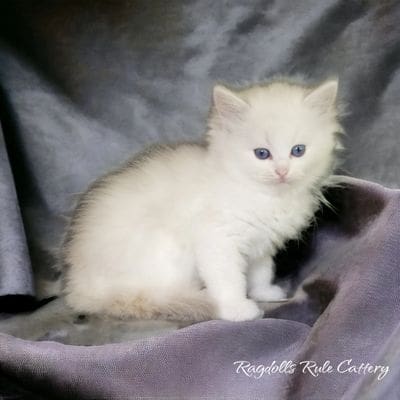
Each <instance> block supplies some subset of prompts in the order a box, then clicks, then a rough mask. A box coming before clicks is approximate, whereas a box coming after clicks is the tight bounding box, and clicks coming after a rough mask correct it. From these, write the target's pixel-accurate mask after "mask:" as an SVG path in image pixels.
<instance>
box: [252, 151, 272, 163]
mask: <svg viewBox="0 0 400 400" xmlns="http://www.w3.org/2000/svg"><path fill="white" fill-rule="evenodd" d="M254 154H255V155H256V157H257V158H259V159H260V160H266V159H267V158H268V157H270V156H271V153H270V152H269V150H268V149H264V148H258V149H255V150H254Z"/></svg>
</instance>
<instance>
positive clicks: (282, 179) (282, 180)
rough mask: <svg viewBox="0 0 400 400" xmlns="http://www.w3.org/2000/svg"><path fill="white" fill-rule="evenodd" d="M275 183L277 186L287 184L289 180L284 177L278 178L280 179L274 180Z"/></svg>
mask: <svg viewBox="0 0 400 400" xmlns="http://www.w3.org/2000/svg"><path fill="white" fill-rule="evenodd" d="M276 182H277V183H278V184H281V185H282V184H285V183H286V184H287V183H289V179H288V178H287V177H286V176H280V177H278V178H277V179H276Z"/></svg>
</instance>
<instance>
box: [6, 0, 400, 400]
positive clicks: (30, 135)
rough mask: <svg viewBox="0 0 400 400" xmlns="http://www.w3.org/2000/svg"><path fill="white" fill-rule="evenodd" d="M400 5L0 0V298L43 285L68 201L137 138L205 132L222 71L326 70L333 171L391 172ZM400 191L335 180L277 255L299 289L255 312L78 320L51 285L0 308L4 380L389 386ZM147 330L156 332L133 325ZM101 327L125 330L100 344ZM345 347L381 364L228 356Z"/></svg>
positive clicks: (28, 389) (392, 393)
mask: <svg viewBox="0 0 400 400" xmlns="http://www.w3.org/2000/svg"><path fill="white" fill-rule="evenodd" d="M399 18H400V4H399V3H398V2H397V1H382V2H372V1H371V2H368V1H339V0H324V1H320V0H300V1H295V2H294V1H290V0H280V1H266V0H254V1H236V0H233V1H229V2H226V1H218V2H215V1H212V0H189V1H185V2H182V1H175V0H173V1H168V2H165V1H163V0H153V1H151V2H148V1H145V0H141V1H139V0H130V1H125V0H115V1H112V2H109V1H102V0H91V1H87V2H86V1H75V0H68V1H67V0H60V1H47V0H35V1H33V0H18V1H11V0H10V1H8V0H5V1H2V2H0V122H1V130H0V312H1V311H7V312H8V313H9V314H10V313H12V312H13V311H18V310H19V311H20V310H27V309H32V308H34V307H36V306H37V305H38V304H37V303H36V300H35V298H36V299H37V298H43V297H48V296H50V294H51V293H52V289H51V288H52V283H53V282H56V280H57V279H58V276H59V273H58V269H57V248H58V246H59V243H60V240H61V237H62V232H63V230H64V228H65V224H66V220H67V218H66V217H68V215H69V214H70V212H71V210H72V209H73V206H74V203H75V199H76V195H77V194H79V193H80V192H82V191H83V190H85V188H86V187H87V186H88V184H89V183H90V182H92V181H93V180H94V179H95V178H97V177H98V176H99V175H101V174H102V173H104V172H106V171H107V170H109V169H110V168H113V167H115V166H117V165H119V164H120V163H122V162H124V161H125V160H126V159H127V158H128V157H130V156H132V154H135V153H137V152H138V151H140V150H142V149H143V147H144V146H146V145H147V144H150V143H153V142H158V141H162V142H165V141H176V140H182V139H183V140H187V139H197V138H199V137H200V135H201V134H202V133H203V132H204V130H205V120H206V117H207V113H208V108H209V103H210V92H211V88H212V86H213V85H214V84H215V83H216V82H224V83H227V84H236V83H239V84H240V83H248V82H258V81H262V80H264V79H267V78H268V77H271V76H273V75H275V74H290V75H296V74H299V75H302V76H305V77H306V78H309V79H310V80H311V81H318V80H321V79H325V78H327V77H330V76H339V80H340V97H341V99H342V100H343V102H344V103H346V104H347V105H348V106H347V108H348V111H349V113H348V114H346V115H345V117H344V118H343V124H344V126H345V129H346V131H347V136H346V138H345V146H346V148H347V154H346V158H345V163H344V166H343V171H344V173H346V174H350V175H354V176H357V177H360V178H363V179H368V180H372V181H375V182H379V183H381V184H383V185H384V186H386V187H391V188H396V187H399V186H400V158H399V157H398V143H399V138H398V135H399V132H398V125H399V122H400V121H399V118H400V114H399V113H398V107H399V105H400V95H399V93H400V73H399V69H398V65H399V61H400V26H399V24H398V21H399ZM398 196H399V195H398V192H397V191H394V190H389V189H384V188H383V187H381V186H376V185H374V184H370V183H368V182H366V181H358V180H350V181H349V184H348V186H347V187H346V188H342V189H339V190H336V191H334V193H332V202H333V204H334V205H335V207H336V214H335V213H331V212H328V210H325V211H324V212H322V213H321V215H320V216H319V224H318V226H317V227H314V228H313V229H311V230H310V231H309V232H308V233H307V235H306V236H305V239H304V241H303V242H302V243H300V244H296V243H292V244H291V245H289V246H288V249H287V250H286V251H285V252H283V253H282V254H280V255H279V256H278V258H277V262H278V266H279V269H280V276H281V277H282V278H283V279H284V282H285V284H286V285H288V286H289V287H291V288H292V291H293V293H294V294H295V295H294V298H293V300H291V301H289V302H287V303H285V304H281V305H279V304H275V305H272V306H271V305H268V306H266V317H267V318H266V319H264V320H262V321H255V322H248V323H240V324H232V323H227V322H217V321H213V322H206V323H202V324H196V325H193V326H190V327H183V325H182V324H179V323H174V322H171V323H169V322H165V323H163V322H157V321H149V322H141V321H134V322H130V323H128V322H127V323H125V324H124V323H121V322H118V321H104V320H102V319H101V318H90V319H85V318H83V317H82V318H81V317H79V316H76V315H74V313H73V312H72V311H71V310H68V309H67V308H66V307H65V306H64V305H63V303H62V301H61V300H56V301H55V302H52V303H50V304H48V305H46V306H44V307H41V308H40V309H39V310H38V311H36V312H34V313H32V314H30V315H20V316H16V317H12V318H7V319H5V320H4V321H0V332H6V333H9V334H10V336H5V335H4V336H1V344H0V350H1V351H0V368H1V372H2V375H1V376H0V389H1V385H3V386H4V388H5V387H6V386H7V387H8V389H4V390H3V391H4V393H5V394H12V393H19V394H20V396H33V394H32V393H38V394H39V396H40V395H41V396H44V397H45V398H46V397H47V398H48V397H50V396H54V397H58V398H60V397H61V396H62V395H63V394H64V395H65V396H66V397H68V396H69V397H71V396H72V397H73V396H75V397H76V398H78V397H86V398H100V397H110V396H111V397H114V398H117V397H118V396H119V397H124V396H125V397H127V396H128V395H129V396H130V397H133V398H135V397H140V396H143V397H145V396H147V397H149V396H150V397H157V396H158V397H168V396H170V397H173V396H175V397H180V398H189V397H197V398H198V397H201V396H203V397H207V396H208V397H209V398H210V397H211V398H218V399H220V398H223V397H230V398H262V399H263V398H271V399H275V398H276V399H281V398H290V399H292V398H302V399H318V400H319V399H336V398H340V396H342V395H344V396H345V398H346V399H352V398H362V397H363V396H364V397H366V398H368V396H369V398H377V399H378V398H385V399H386V398H387V399H392V398H393V399H396V398H398V394H397V392H399V393H400V388H399V387H398V386H399V384H398V383H397V382H399V378H400V370H399V365H400V354H399V348H400V343H399V329H400V328H399V327H398V321H399V294H398V291H399V290H398V289H399V283H400V282H399V279H400V278H399V273H400V272H399V267H398V264H399V254H398V252H399V250H398V248H399V240H398V239H399V236H398V226H399V222H400V221H399V216H398V206H399V205H398ZM289 272H290V274H289ZM3 316H4V317H5V316H6V315H5V314H4V315H3ZM178 328H182V329H180V330H178V331H177V332H173V331H174V330H176V329H178ZM15 336H17V337H20V338H25V339H29V340H30V341H29V340H28V341H23V340H21V339H15V338H14V337H15ZM148 336H157V338H148V339H143V340H144V341H137V340H141V339H140V338H143V337H148ZM33 340H40V341H41V342H40V343H39V342H34V341H33ZM45 340H47V341H45ZM129 340H131V341H129ZM133 340H135V341H134V342H133ZM49 341H58V342H62V343H64V344H60V343H54V342H49ZM111 342H124V343H118V344H117V343H114V344H109V345H103V344H105V343H111ZM71 344H97V345H100V346H99V347H73V346H71ZM350 358H351V359H353V361H354V364H356V365H359V364H360V363H361V362H370V363H378V364H379V363H380V364H385V365H390V368H391V370H390V373H389V374H388V375H387V376H386V377H385V378H384V379H383V380H381V381H378V380H377V377H376V375H365V376H364V375H362V374H361V375H359V374H338V373H326V374H321V376H319V377H318V378H314V377H312V376H310V375H309V374H303V373H301V371H300V369H299V368H298V369H297V370H296V371H297V372H296V373H295V374H282V373H279V374H272V375H271V376H270V375H265V376H263V377H262V378H260V379H254V378H249V377H247V376H244V374H243V373H239V374H237V373H236V372H235V367H234V366H233V364H232V363H233V362H234V361H235V360H240V359H243V360H249V361H251V362H254V363H261V364H265V365H268V364H269V363H270V362H272V361H273V360H276V362H280V361H282V360H288V359H290V360H293V362H298V361H299V360H311V359H314V360H316V361H318V362H322V363H323V362H324V361H325V360H331V363H332V365H335V363H337V362H339V360H340V361H341V360H345V359H350ZM1 390H2V389H1ZM1 390H0V394H2V393H1ZM72 393H74V394H72Z"/></svg>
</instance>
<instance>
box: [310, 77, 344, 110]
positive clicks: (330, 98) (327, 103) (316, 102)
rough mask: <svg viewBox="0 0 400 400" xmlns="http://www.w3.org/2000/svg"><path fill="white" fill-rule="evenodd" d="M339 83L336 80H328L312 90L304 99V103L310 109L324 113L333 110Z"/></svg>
mask: <svg viewBox="0 0 400 400" xmlns="http://www.w3.org/2000/svg"><path fill="white" fill-rule="evenodd" d="M338 86H339V82H338V80H337V79H333V80H329V81H327V82H324V83H323V84H322V85H319V86H318V87H317V88H316V89H313V90H312V91H311V92H310V93H308V94H307V95H306V97H305V98H304V103H305V104H307V105H308V106H310V107H312V108H316V109H318V110H319V111H321V112H323V113H325V112H327V111H330V110H332V109H334V107H335V104H336V97H337V92H338Z"/></svg>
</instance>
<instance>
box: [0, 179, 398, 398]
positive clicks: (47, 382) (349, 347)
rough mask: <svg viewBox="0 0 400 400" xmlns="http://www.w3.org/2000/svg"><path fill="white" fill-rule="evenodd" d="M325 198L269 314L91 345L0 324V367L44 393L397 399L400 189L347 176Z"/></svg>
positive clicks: (18, 383) (17, 382) (11, 379)
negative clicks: (331, 208)
mask: <svg viewBox="0 0 400 400" xmlns="http://www.w3.org/2000/svg"><path fill="white" fill-rule="evenodd" d="M332 199H333V200H332V201H333V203H334V205H335V207H336V211H335V212H334V213H332V212H331V213H329V212H327V211H324V212H323V213H322V215H321V216H320V218H319V222H318V225H317V226H316V227H315V228H314V229H313V231H312V232H311V233H310V234H309V236H308V239H307V240H308V242H309V243H307V248H308V254H307V256H306V257H303V259H302V261H301V262H300V265H297V267H298V268H299V271H298V274H297V276H296V277H293V278H292V282H293V283H294V284H295V285H296V286H297V289H296V290H295V294H294V297H293V299H292V300H290V301H288V302H287V303H284V304H281V305H278V306H276V307H273V308H269V309H267V311H266V315H265V318H264V319H262V320H258V321H253V322H241V323H232V322H225V321H209V322H204V323H199V324H195V325H192V326H189V327H186V328H183V329H180V330H178V331H176V332H172V333H168V334H164V335H162V336H160V337H156V338H148V339H143V340H137V341H129V342H124V343H117V344H115V343H114V344H107V345H102V346H89V347H86V346H71V345H64V344H60V343H55V342H47V341H44V342H32V341H25V340H22V339H17V338H14V337H11V336H8V335H0V365H1V372H2V373H3V374H4V377H6V378H7V380H8V381H9V383H12V384H14V385H16V386H17V387H18V388H19V389H20V390H22V389H24V390H27V391H31V393H37V394H40V395H42V396H44V397H45V398H49V397H55V398H64V397H65V398H88V399H89V398H90V399H93V398H95V399H100V398H113V399H121V398H133V399H136V398H152V399H153V398H154V399H157V398H160V399H169V398H171V399H172V398H173V399H176V398H182V399H191V398H193V399H200V398H204V399H224V398H226V399H307V400H312V399H315V400H321V399H324V400H328V399H339V398H344V399H360V398H370V399H398V398H399V397H398V396H399V393H400V391H399V384H398V382H399V378H400V334H399V333H400V323H399V321H400V294H399V287H400V269H399V259H400V233H399V230H398V227H399V224H400V192H399V191H395V190H389V189H385V188H383V187H381V186H378V185H375V184H372V183H368V182H365V181H360V180H355V179H350V178H349V179H348V183H347V184H346V186H345V187H344V188H342V189H338V190H336V193H334V196H333V198H332ZM304 246H305V244H304ZM291 252H292V254H291ZM288 254H289V258H288V259H290V257H292V262H293V263H296V260H295V259H294V257H295V255H296V254H297V253H296V251H295V250H293V249H290V248H289V249H288ZM3 379H4V378H3Z"/></svg>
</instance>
